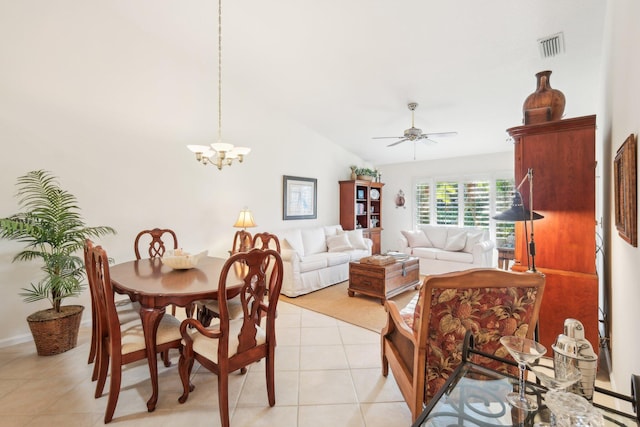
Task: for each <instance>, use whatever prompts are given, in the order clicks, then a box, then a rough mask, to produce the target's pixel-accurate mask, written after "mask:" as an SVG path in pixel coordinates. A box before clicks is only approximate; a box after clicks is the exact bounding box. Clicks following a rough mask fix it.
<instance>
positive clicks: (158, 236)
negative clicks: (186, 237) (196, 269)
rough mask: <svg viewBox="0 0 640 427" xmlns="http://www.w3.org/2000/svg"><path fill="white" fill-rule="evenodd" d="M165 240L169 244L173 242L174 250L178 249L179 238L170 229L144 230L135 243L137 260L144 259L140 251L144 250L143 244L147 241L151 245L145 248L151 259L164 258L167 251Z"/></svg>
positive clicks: (134, 248)
mask: <svg viewBox="0 0 640 427" xmlns="http://www.w3.org/2000/svg"><path fill="white" fill-rule="evenodd" d="M149 239H150V240H149ZM163 239H164V240H163ZM165 240H166V241H167V242H169V243H171V242H173V248H172V249H178V237H176V233H175V232H174V231H173V230H171V229H168V228H154V229H151V230H142V231H141V232H139V233H138V235H137V236H136V239H135V241H134V242H133V250H134V251H135V253H136V259H141V258H142V256H141V255H140V250H141V249H142V248H141V244H142V243H143V242H146V241H149V244H148V246H146V245H145V246H144V248H146V253H147V254H148V255H149V258H156V257H159V258H162V256H163V255H164V253H165V252H166V250H167V244H166V243H165ZM169 248H171V247H169Z"/></svg>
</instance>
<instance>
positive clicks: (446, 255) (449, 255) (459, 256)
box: [436, 251, 473, 264]
mask: <svg viewBox="0 0 640 427" xmlns="http://www.w3.org/2000/svg"><path fill="white" fill-rule="evenodd" d="M436 259H437V260H440V261H453V262H468V263H470V264H471V263H473V255H471V254H469V253H466V252H451V251H438V252H436Z"/></svg>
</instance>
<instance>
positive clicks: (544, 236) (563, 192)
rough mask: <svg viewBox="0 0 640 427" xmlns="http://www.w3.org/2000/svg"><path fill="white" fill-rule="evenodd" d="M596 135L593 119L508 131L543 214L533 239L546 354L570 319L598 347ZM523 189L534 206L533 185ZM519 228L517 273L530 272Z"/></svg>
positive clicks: (519, 171)
mask: <svg viewBox="0 0 640 427" xmlns="http://www.w3.org/2000/svg"><path fill="white" fill-rule="evenodd" d="M595 129H596V117H595V115H593V116H585V117H577V118H573V119H564V120H557V121H553V122H546V123H540V124H533V125H525V126H518V127H514V128H511V129H508V130H507V132H508V133H509V134H510V135H511V137H513V139H514V141H515V175H514V178H515V182H516V183H519V182H520V180H522V179H523V177H524V176H525V175H526V174H527V171H528V169H529V168H532V169H533V210H534V211H536V212H538V213H540V214H542V215H544V218H543V219H540V220H537V221H535V223H534V240H535V244H536V257H535V265H536V269H537V270H538V271H540V272H542V273H544V274H545V276H546V286H545V291H544V297H543V299H542V307H541V309H540V320H539V337H540V341H541V342H542V344H543V345H544V346H545V347H547V349H551V344H553V342H554V341H555V339H556V337H557V336H558V334H561V333H562V332H563V324H564V319H566V318H574V319H578V320H580V321H581V322H582V324H583V325H584V327H585V332H586V338H587V340H589V342H590V343H591V345H592V346H593V348H594V349H596V351H597V349H598V348H599V338H598V276H597V271H596V221H597V220H596V212H595V207H596V201H595V186H596V176H595V169H596V160H595ZM520 191H521V193H522V198H523V201H524V204H525V206H527V207H528V208H529V185H528V184H527V182H525V184H524V185H523V186H522V187H521V188H520ZM516 224H517V225H516V247H515V254H514V258H515V265H514V267H513V270H516V271H525V270H527V268H528V266H527V236H525V234H524V225H523V224H524V223H520V222H519V223H516ZM527 227H529V224H527ZM528 232H529V233H531V230H528Z"/></svg>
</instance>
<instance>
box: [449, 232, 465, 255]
mask: <svg viewBox="0 0 640 427" xmlns="http://www.w3.org/2000/svg"><path fill="white" fill-rule="evenodd" d="M466 243H467V232H466V231H464V230H456V231H455V232H454V231H453V230H449V233H447V241H446V242H445V244H444V250H445V251H461V250H462V249H464V245H465V244H466Z"/></svg>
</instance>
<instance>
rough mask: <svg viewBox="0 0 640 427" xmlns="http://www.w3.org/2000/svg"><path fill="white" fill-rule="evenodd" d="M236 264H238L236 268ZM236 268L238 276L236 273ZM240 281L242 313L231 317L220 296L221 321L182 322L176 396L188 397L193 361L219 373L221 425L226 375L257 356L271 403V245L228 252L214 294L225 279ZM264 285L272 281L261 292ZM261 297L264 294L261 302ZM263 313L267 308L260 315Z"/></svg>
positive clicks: (278, 266)
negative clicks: (179, 393)
mask: <svg viewBox="0 0 640 427" xmlns="http://www.w3.org/2000/svg"><path fill="white" fill-rule="evenodd" d="M268 263H272V264H273V269H272V277H273V279H271V278H270V277H268V275H267V273H266V272H265V268H264V266H265V265H267V264H268ZM238 267H239V268H238ZM238 271H241V272H242V273H241V274H240V275H241V276H242V275H244V277H242V278H239V277H238ZM234 280H239V281H241V282H242V286H241V289H240V301H241V305H242V316H241V317H240V318H238V319H230V317H229V311H228V309H227V301H226V299H224V298H221V299H220V300H219V309H220V319H219V320H220V322H219V323H218V324H216V325H215V326H214V327H211V328H207V327H205V326H203V325H202V323H200V322H199V321H198V320H197V319H193V318H191V319H186V320H184V321H183V322H182V324H181V325H180V332H181V333H182V338H183V340H184V349H183V352H182V355H181V356H180V362H179V371H180V379H181V381H182V386H183V393H182V396H180V398H179V399H178V401H179V402H180V403H184V402H186V400H187V399H188V397H189V392H191V391H193V390H194V388H195V387H194V385H193V384H191V383H190V378H191V370H192V368H193V363H194V361H196V360H197V361H198V363H199V364H200V365H201V366H202V367H204V368H206V369H208V370H209V371H211V372H213V373H214V374H216V375H218V403H219V411H220V419H221V422H222V426H223V427H228V426H229V374H230V373H231V372H234V371H237V370H241V372H243V371H246V367H247V366H248V365H249V364H251V363H253V362H257V361H259V360H261V359H265V362H266V382H267V396H268V400H269V406H273V405H275V400H276V395H275V384H274V375H275V370H274V353H275V338H276V330H275V313H276V306H277V304H278V296H279V293H280V288H281V287H282V258H280V254H279V253H278V252H276V251H274V250H270V249H269V250H265V251H263V250H260V249H251V250H250V251H248V252H238V253H237V254H235V255H232V256H231V257H230V258H229V259H228V260H227V261H226V263H225V265H224V267H223V268H222V273H221V275H220V282H219V285H218V294H219V295H225V293H226V286H227V282H228V281H229V282H230V283H233V281H234ZM267 286H273V291H271V292H270V293H269V294H268V296H265V290H266V289H267ZM265 298H266V299H267V301H266V302H268V303H265V301H264V300H265ZM263 312H264V313H265V315H264V318H263Z"/></svg>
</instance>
